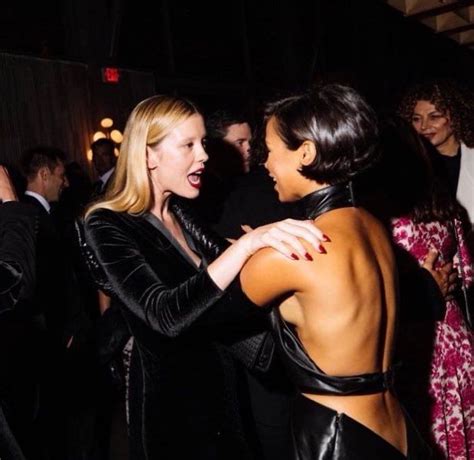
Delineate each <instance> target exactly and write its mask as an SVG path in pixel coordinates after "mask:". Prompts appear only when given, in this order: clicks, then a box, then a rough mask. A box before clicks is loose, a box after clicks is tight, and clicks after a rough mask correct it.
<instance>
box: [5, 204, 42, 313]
mask: <svg viewBox="0 0 474 460" xmlns="http://www.w3.org/2000/svg"><path fill="white" fill-rule="evenodd" d="M36 227H37V214H36V211H35V210H34V208H32V207H31V206H29V205H26V204H24V203H18V202H8V203H4V204H1V205H0V312H3V311H5V310H9V309H12V308H13V307H14V306H15V305H16V303H17V302H18V300H19V299H20V298H28V297H30V296H32V295H33V291H34V287H35V252H36V251H35V244H36V243H35V242H36V230H37V228H36Z"/></svg>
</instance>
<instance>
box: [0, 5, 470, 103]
mask: <svg viewBox="0 0 474 460" xmlns="http://www.w3.org/2000/svg"><path fill="white" fill-rule="evenodd" d="M4 3H5V2H3V3H2V6H0V13H2V12H3V14H0V30H1V31H2V32H0V50H2V49H5V50H8V51H15V50H16V49H18V50H20V51H21V52H27V53H33V54H41V53H43V54H46V55H48V56H49V57H52V58H54V57H59V58H66V59H71V60H78V61H80V62H85V63H87V64H90V63H93V64H94V65H97V66H100V65H103V64H113V65H117V66H122V67H129V68H137V69H143V70H152V71H153V72H154V73H155V75H156V82H157V85H156V86H157V88H156V90H157V91H158V92H176V93H181V94H184V95H188V96H191V97H193V98H194V99H196V100H197V101H198V102H199V103H201V105H204V106H205V107H206V108H209V109H212V108H214V107H216V106H218V105H221V104H223V103H227V102H228V103H234V104H238V103H242V104H244V105H248V106H250V107H252V108H254V107H256V106H258V105H259V104H260V102H261V101H263V100H265V99H268V98H272V97H275V96H278V95H282V94H285V93H288V92H292V91H296V90H300V89H304V88H306V87H307V86H308V85H309V84H312V83H314V82H317V81H320V80H335V81H343V82H347V83H351V84H353V85H355V86H356V87H357V88H359V89H360V90H361V91H362V92H363V93H364V94H365V95H366V96H367V97H368V98H369V99H370V100H371V101H372V103H373V104H375V105H376V106H377V107H384V106H386V105H387V104H389V103H391V102H393V101H394V100H395V99H396V97H397V96H398V94H399V92H400V90H401V89H403V88H404V87H405V85H406V84H407V83H409V82H411V81H413V80H415V79H418V78H421V77H425V76H440V75H442V76H452V77H457V78H459V79H461V80H466V81H467V83H471V82H470V81H469V80H470V79H469V76H470V75H472V74H473V70H474V53H473V51H470V50H468V49H467V48H463V47H461V46H460V45H458V44H457V43H456V42H454V41H452V40H450V39H449V38H446V37H442V36H437V35H436V34H435V33H434V32H433V31H432V30H431V29H429V28H427V27H425V26H423V25H422V24H420V23H418V22H416V21H413V20H409V19H406V18H404V17H403V15H402V14H401V13H399V12H398V11H397V10H394V9H393V8H391V7H389V6H387V5H386V4H385V2H384V1H383V0H258V1H254V0H233V1H231V2H211V1H205V0H203V1H200V2H197V1H194V0H193V1H191V0H155V1H153V2H150V1H148V0H66V1H63V2H60V1H58V0H45V1H43V2H41V3H40V4H38V5H36V6H35V5H33V7H31V8H32V9H30V10H28V11H30V12H31V14H25V12H24V8H23V6H22V5H21V2H18V3H17V4H10V5H5V4H4ZM2 10H3V11H2Z"/></svg>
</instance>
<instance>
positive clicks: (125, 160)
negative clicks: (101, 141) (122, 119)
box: [86, 95, 199, 217]
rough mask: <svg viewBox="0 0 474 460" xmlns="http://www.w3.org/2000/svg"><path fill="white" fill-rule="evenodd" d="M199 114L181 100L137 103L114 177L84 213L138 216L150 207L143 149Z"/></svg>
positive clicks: (153, 99)
mask: <svg viewBox="0 0 474 460" xmlns="http://www.w3.org/2000/svg"><path fill="white" fill-rule="evenodd" d="M197 113H199V111H198V109H197V108H196V106H195V105H194V104H193V103H192V102H190V101H188V100H186V99H183V98H178V97H173V96H164V95H158V96H153V97H150V98H148V99H145V100H144V101H142V102H140V103H139V104H138V105H137V106H136V107H135V108H134V109H133V111H132V113H131V114H130V117H129V118H128V120H127V125H126V126H125V131H124V135H123V142H122V145H121V148H120V155H119V158H118V161H117V165H116V168H115V174H114V177H113V179H112V183H111V186H110V187H109V189H108V190H107V193H106V195H105V197H104V199H102V200H101V201H99V202H96V203H94V204H93V205H92V206H91V207H90V208H89V209H88V210H87V212H86V217H87V216H89V215H90V214H91V213H92V212H94V211H95V210H96V209H110V210H112V211H116V212H127V213H130V214H141V213H143V212H146V211H148V210H149V209H150V208H151V206H152V204H153V193H152V185H151V180H150V177H149V172H148V167H147V146H149V147H152V148H154V147H156V146H157V145H158V144H159V143H160V142H161V141H162V140H163V139H164V138H165V137H166V136H167V135H168V134H169V133H170V132H171V130H172V129H173V128H175V127H176V126H177V125H178V124H179V123H181V122H183V121H185V120H187V119H188V118H189V117H190V116H192V115H194V114H197Z"/></svg>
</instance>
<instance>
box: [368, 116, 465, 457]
mask: <svg viewBox="0 0 474 460" xmlns="http://www.w3.org/2000/svg"><path fill="white" fill-rule="evenodd" d="M380 143H381V146H382V148H383V156H382V161H381V162H380V164H379V165H378V168H377V170H376V171H375V173H376V174H377V178H378V180H379V181H380V183H381V184H382V186H383V190H384V195H383V196H384V200H383V203H384V207H385V208H384V210H385V212H386V213H387V214H389V216H390V228H391V232H392V238H393V241H394V242H395V244H396V248H397V253H398V254H399V255H400V256H401V257H400V259H399V260H403V261H404V262H405V263H404V264H403V265H402V266H399V269H400V274H401V275H402V274H403V278H402V276H401V279H406V277H407V276H410V275H411V271H410V273H406V272H407V269H408V268H410V267H411V266H412V265H418V266H423V263H424V261H425V260H426V259H427V258H428V257H429V254H430V250H431V251H433V250H435V251H436V260H435V263H434V266H433V268H434V270H435V271H436V270H438V269H439V268H440V266H442V265H443V264H448V263H451V262H452V264H453V267H454V270H455V274H457V276H458V281H457V282H456V283H453V284H452V285H451V283H450V289H449V290H447V291H445V290H443V288H442V286H440V288H441V290H442V293H443V296H444V297H445V312H444V314H443V315H442V316H438V317H437V318H436V321H431V320H430V319H429V318H426V317H424V316H423V305H422V303H421V302H422V299H420V298H418V297H415V296H414V292H413V291H414V290H413V288H412V287H411V285H410V286H408V285H407V284H406V283H405V284H402V283H401V290H400V300H401V302H400V303H401V311H402V315H401V316H402V317H403V318H404V322H403V323H402V326H401V327H400V336H399V340H398V347H397V348H398V349H397V353H398V359H397V361H398V360H400V361H401V363H402V368H401V369H400V372H399V374H398V375H397V377H398V378H397V381H396V383H397V386H396V387H397V392H398V395H399V396H400V399H401V400H402V402H403V403H404V404H405V405H406V407H407V409H408V411H409V413H410V415H411V416H413V418H414V420H415V423H416V424H417V427H418V428H419V429H420V431H421V432H422V434H423V435H424V436H425V437H426V439H428V440H429V441H430V442H431V445H432V447H433V450H434V454H435V457H434V458H436V459H437V460H469V459H474V348H473V347H474V336H473V333H472V331H470V330H469V327H468V325H467V323H466V320H465V318H464V317H463V311H462V292H461V288H460V286H461V285H462V284H464V285H465V286H466V288H467V289H472V288H473V287H474V272H473V259H472V256H471V254H470V253H469V250H468V248H467V245H466V241H465V237H464V225H463V224H464V222H463V218H464V214H463V209H462V207H461V206H460V205H459V203H458V202H457V201H456V199H455V197H454V196H453V195H451V194H450V193H449V191H448V190H447V189H448V187H449V185H448V182H447V180H446V177H445V174H444V172H445V166H444V162H443V159H444V157H443V156H442V155H439V154H438V153H437V151H436V149H435V148H434V147H433V146H432V145H431V144H430V143H429V142H428V141H427V140H425V139H424V138H420V136H418V135H417V133H416V131H415V130H414V129H413V128H412V126H411V125H410V124H409V123H408V122H407V121H406V120H403V119H401V118H395V117H394V118H390V119H387V120H385V121H384V122H383V123H381V126H380ZM407 165H410V167H409V168H407ZM400 183H402V184H403V186H400ZM431 273H432V274H433V272H431ZM433 276H435V275H433ZM453 281H454V280H453ZM452 287H454V289H452Z"/></svg>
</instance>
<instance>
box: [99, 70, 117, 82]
mask: <svg viewBox="0 0 474 460" xmlns="http://www.w3.org/2000/svg"><path fill="white" fill-rule="evenodd" d="M102 81H103V82H104V83H118V82H119V81H120V70H119V69H117V67H103V68H102Z"/></svg>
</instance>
